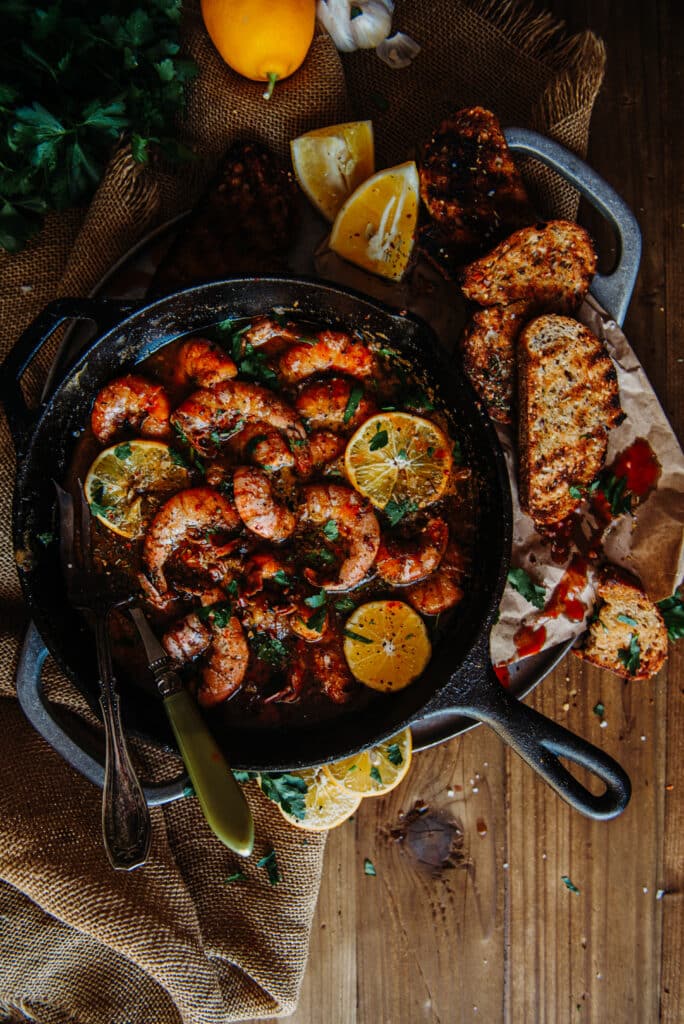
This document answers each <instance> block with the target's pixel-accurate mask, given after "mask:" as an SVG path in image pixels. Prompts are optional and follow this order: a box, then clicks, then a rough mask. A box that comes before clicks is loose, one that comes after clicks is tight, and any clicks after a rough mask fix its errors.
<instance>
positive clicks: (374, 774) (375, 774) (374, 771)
mask: <svg viewBox="0 0 684 1024" xmlns="http://www.w3.org/2000/svg"><path fill="white" fill-rule="evenodd" d="M370 777H371V779H373V781H374V782H377V783H378V785H380V786H382V775H381V774H380V772H379V770H378V767H377V765H371V770H370Z"/></svg>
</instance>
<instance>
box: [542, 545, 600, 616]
mask: <svg viewBox="0 0 684 1024" xmlns="http://www.w3.org/2000/svg"><path fill="white" fill-rule="evenodd" d="M588 568H589V567H588V564H587V562H586V560H585V559H584V558H582V557H581V555H575V556H574V558H573V559H572V561H571V562H570V565H569V566H568V568H567V569H566V570H565V572H564V573H563V575H562V577H561V580H560V582H559V583H558V586H557V587H556V589H555V590H554V592H553V594H552V595H551V597H550V598H549V602H548V604H547V605H546V607H545V608H544V616H545V618H549V619H557V618H558V617H559V615H565V616H566V618H568V619H570V621H571V622H581V621H582V619H583V618H584V614H585V612H586V610H587V606H586V605H585V603H584V601H580V600H579V598H577V597H575V596H574V595H575V593H576V592H577V591H580V590H583V589H584V587H585V586H586V583H587V570H588Z"/></svg>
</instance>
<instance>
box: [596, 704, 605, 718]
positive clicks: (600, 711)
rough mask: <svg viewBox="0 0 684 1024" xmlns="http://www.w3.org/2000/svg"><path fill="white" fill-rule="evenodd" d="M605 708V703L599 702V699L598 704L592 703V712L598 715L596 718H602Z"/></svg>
mask: <svg viewBox="0 0 684 1024" xmlns="http://www.w3.org/2000/svg"><path fill="white" fill-rule="evenodd" d="M605 710H606V708H605V705H604V704H601V702H600V701H599V703H598V704H594V707H593V712H594V714H595V715H597V716H598V718H603V714H604V712H605Z"/></svg>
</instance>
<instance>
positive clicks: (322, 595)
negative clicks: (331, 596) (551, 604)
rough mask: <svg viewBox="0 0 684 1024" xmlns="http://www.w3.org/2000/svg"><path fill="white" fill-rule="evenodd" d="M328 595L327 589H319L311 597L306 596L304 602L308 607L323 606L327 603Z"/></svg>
mask: <svg viewBox="0 0 684 1024" xmlns="http://www.w3.org/2000/svg"><path fill="white" fill-rule="evenodd" d="M327 599H328V596H327V594H326V592H325V590H319V592H318V593H317V594H312V595H311V597H305V598H304V604H305V605H306V606H307V607H308V608H321V607H322V606H324V605H325V603H326V601H327Z"/></svg>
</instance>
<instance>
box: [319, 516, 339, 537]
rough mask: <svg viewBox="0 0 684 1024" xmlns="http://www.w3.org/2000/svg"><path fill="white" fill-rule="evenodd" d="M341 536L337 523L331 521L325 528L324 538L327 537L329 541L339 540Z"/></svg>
mask: <svg viewBox="0 0 684 1024" xmlns="http://www.w3.org/2000/svg"><path fill="white" fill-rule="evenodd" d="M339 535H340V531H339V529H338V526H337V522H336V520H334V519H329V520H328V521H327V523H326V524H325V526H324V527H323V536H324V537H327V538H328V540H337V538H338V537H339Z"/></svg>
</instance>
